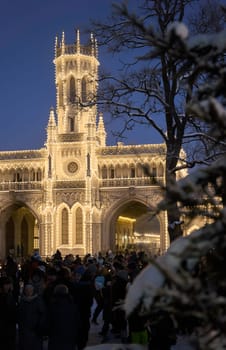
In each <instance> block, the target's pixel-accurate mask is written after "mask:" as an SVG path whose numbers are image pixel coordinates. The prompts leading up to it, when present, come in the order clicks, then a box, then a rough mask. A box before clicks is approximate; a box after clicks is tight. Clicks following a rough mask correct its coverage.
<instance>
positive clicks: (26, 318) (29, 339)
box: [18, 284, 46, 350]
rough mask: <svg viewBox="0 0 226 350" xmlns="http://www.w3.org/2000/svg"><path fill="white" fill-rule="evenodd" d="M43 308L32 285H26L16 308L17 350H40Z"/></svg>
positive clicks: (41, 301) (41, 344) (43, 316)
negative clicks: (17, 327)
mask: <svg viewBox="0 0 226 350" xmlns="http://www.w3.org/2000/svg"><path fill="white" fill-rule="evenodd" d="M45 316H46V313H45V306H44V302H43V300H42V298H41V297H40V296H38V294H36V293H35V291H34V286H33V285H32V284H26V285H25V286H24V291H23V294H22V296H21V299H20V303H19V306H18V326H19V349H20V350H31V349H32V350H42V346H43V334H42V331H43V327H44V324H45Z"/></svg>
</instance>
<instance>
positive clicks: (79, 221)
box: [75, 208, 83, 244]
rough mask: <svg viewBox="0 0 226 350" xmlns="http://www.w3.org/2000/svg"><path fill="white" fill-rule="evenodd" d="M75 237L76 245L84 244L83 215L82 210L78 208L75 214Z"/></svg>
mask: <svg viewBox="0 0 226 350" xmlns="http://www.w3.org/2000/svg"><path fill="white" fill-rule="evenodd" d="M75 235H76V236H75V243H76V244H83V215H82V209H81V208H78V209H77V210H76V214H75Z"/></svg>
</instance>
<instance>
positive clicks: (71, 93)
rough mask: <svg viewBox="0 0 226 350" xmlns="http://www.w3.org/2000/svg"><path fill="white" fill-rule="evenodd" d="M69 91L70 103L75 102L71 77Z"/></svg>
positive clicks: (73, 82) (73, 83)
mask: <svg viewBox="0 0 226 350" xmlns="http://www.w3.org/2000/svg"><path fill="white" fill-rule="evenodd" d="M69 89H70V92H69V100H70V102H71V103H74V102H75V78H74V77H71V79H70V88H69Z"/></svg>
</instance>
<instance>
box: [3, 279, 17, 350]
mask: <svg viewBox="0 0 226 350" xmlns="http://www.w3.org/2000/svg"><path fill="white" fill-rule="evenodd" d="M12 283H13V282H12V281H11V280H10V278H8V277H6V276H4V277H1V278H0V344H1V345H0V348H1V350H15V346H16V300H15V298H14V296H13V294H12Z"/></svg>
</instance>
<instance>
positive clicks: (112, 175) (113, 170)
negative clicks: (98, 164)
mask: <svg viewBox="0 0 226 350" xmlns="http://www.w3.org/2000/svg"><path fill="white" fill-rule="evenodd" d="M109 175H110V179H114V178H115V169H114V167H113V166H111V167H110V169H109Z"/></svg>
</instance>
